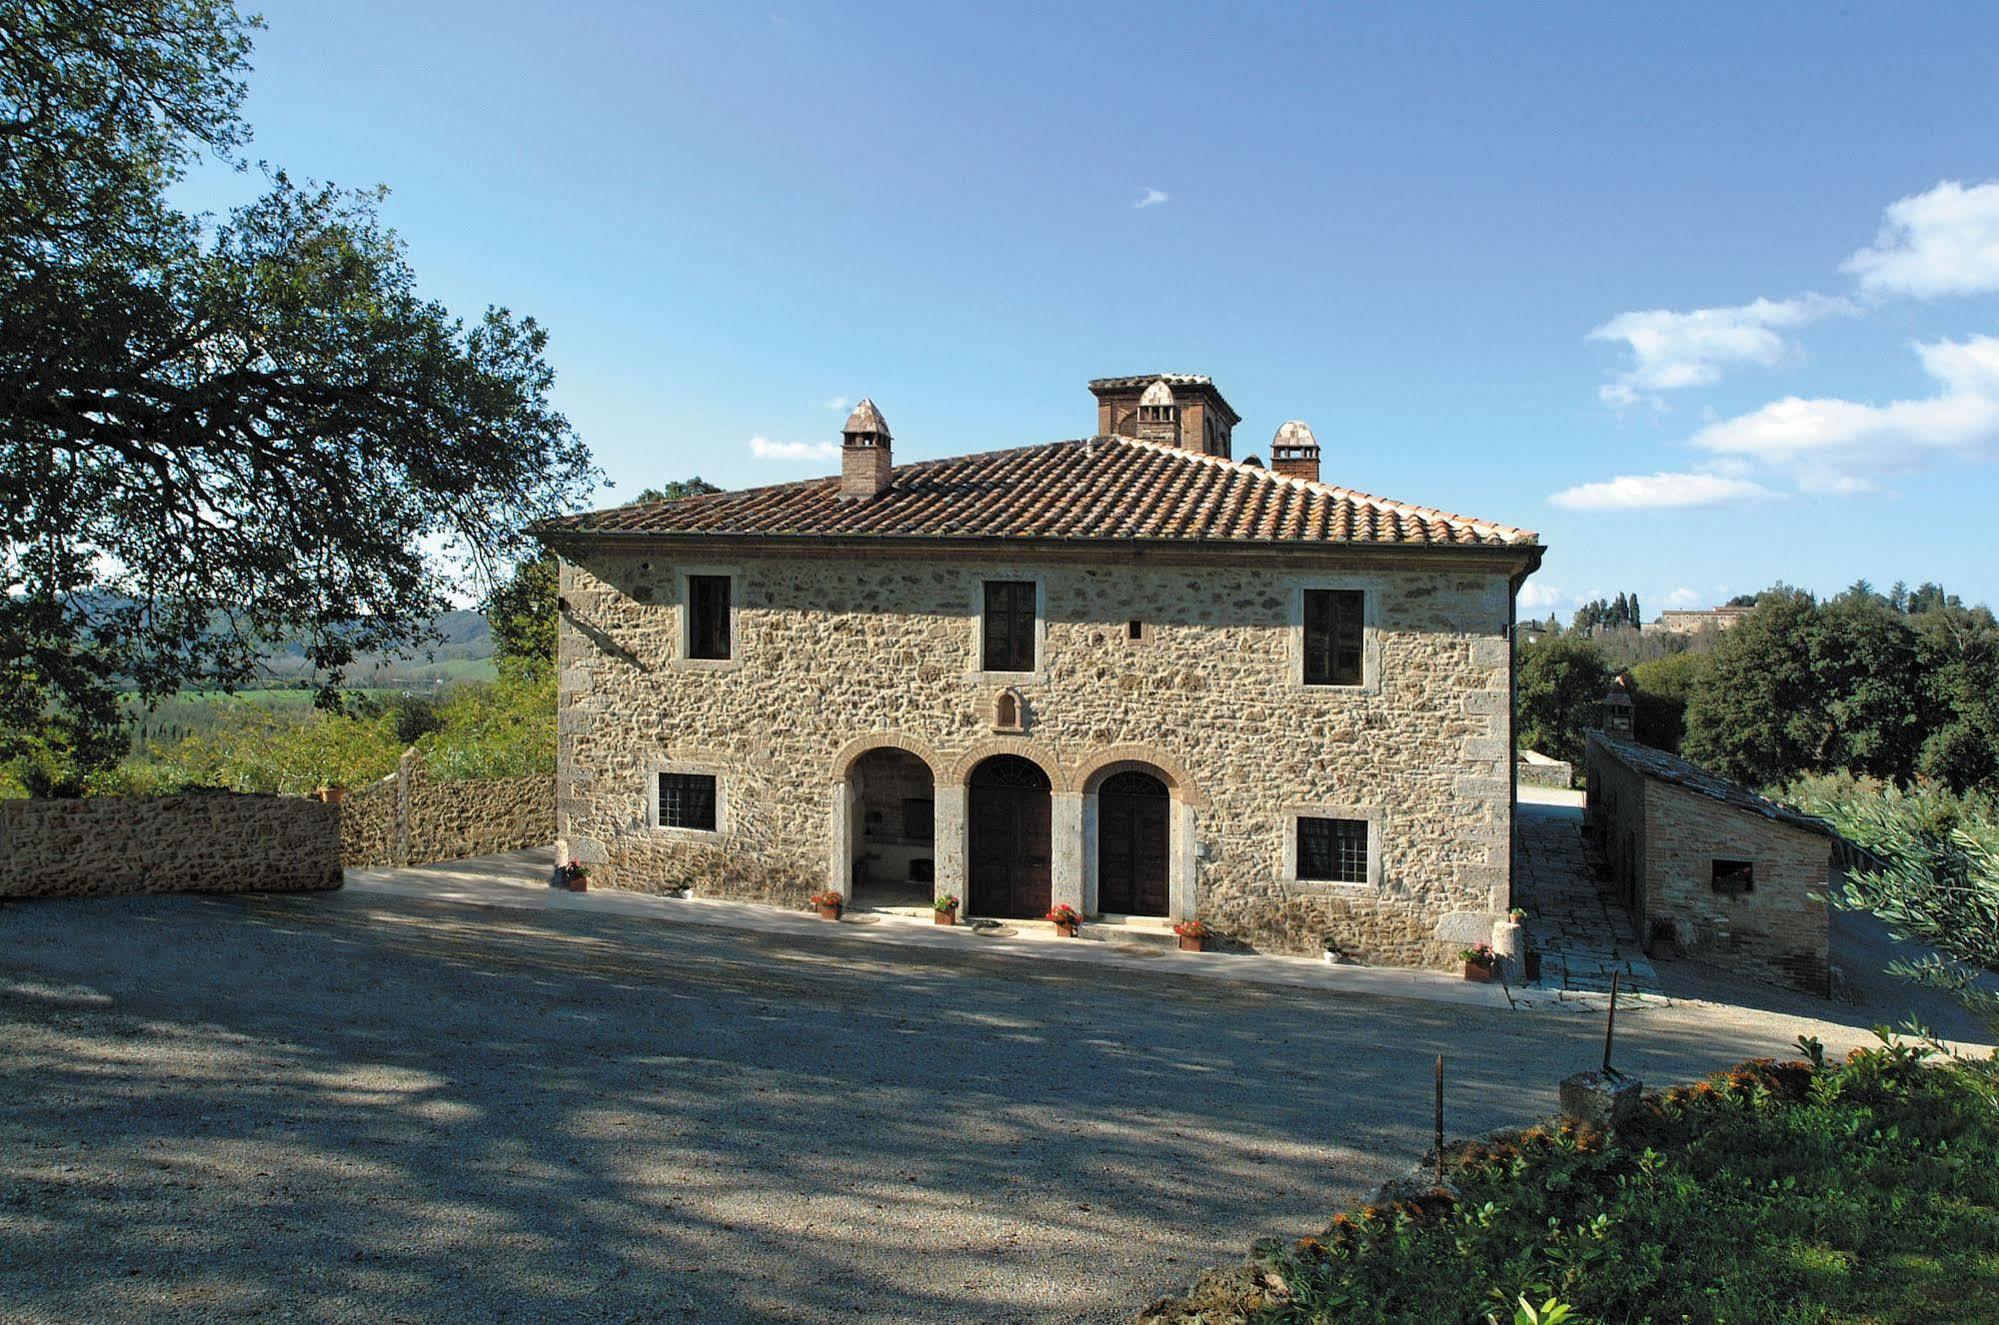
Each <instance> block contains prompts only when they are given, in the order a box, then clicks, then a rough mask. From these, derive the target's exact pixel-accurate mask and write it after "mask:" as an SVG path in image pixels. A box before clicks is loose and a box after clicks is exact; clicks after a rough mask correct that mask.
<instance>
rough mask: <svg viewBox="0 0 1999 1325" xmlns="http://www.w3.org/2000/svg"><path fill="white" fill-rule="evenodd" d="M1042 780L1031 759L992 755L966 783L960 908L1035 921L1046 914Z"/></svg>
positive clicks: (1046, 788)
mask: <svg viewBox="0 0 1999 1325" xmlns="http://www.w3.org/2000/svg"><path fill="white" fill-rule="evenodd" d="M1050 790H1051V788H1050V785H1049V781H1048V775H1047V774H1046V773H1044V772H1042V771H1041V766H1040V765H1039V764H1036V763H1035V762H1034V761H1033V760H1030V759H1022V758H1021V757H1020V756H1019V755H994V756H993V757H992V758H990V759H987V760H985V761H984V762H982V763H981V764H980V765H979V766H978V767H977V768H974V769H973V770H972V775H971V777H970V778H968V779H967V780H966V804H965V819H966V825H965V827H966V834H965V836H966V839H967V840H966V853H965V854H966V859H965V892H966V898H965V909H966V910H967V911H968V912H970V913H971V914H973V915H981V916H1009V917H1013V918H1015V919H1037V920H1038V919H1039V918H1041V917H1042V916H1044V915H1046V914H1047V913H1048V906H1049V899H1050V892H1051V886H1050V885H1051V879H1052V870H1051V864H1052V859H1053V852H1052V851H1051V850H1050V845H1049V842H1050V838H1049V819H1050V814H1049V806H1050V802H1049V792H1050Z"/></svg>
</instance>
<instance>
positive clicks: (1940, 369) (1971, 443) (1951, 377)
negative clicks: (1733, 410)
mask: <svg viewBox="0 0 1999 1325" xmlns="http://www.w3.org/2000/svg"><path fill="white" fill-rule="evenodd" d="M1915 349H1916V353H1917V355H1918V356H1919V357H1920V358H1921V359H1922V362H1923V370H1924V371H1925V372H1927V373H1928V374H1929V375H1930V376H1931V377H1932V378H1934V379H1935V380H1936V382H1937V384H1938V391H1937V393H1936V394H1935V395H1932V396H1928V397H1926V398H1924V399H1921V400H1892V401H1889V402H1888V403H1887V404H1885V405H1868V404H1863V403H1861V402H1859V401H1852V400H1841V399H1838V398H1820V399H1813V400H1807V399H1803V398H1800V397H1798V396H1786V397H1785V398H1784V399H1782V400H1777V401H1772V402H1771V403H1770V404H1768V405H1765V406H1763V407H1762V408H1761V409H1758V410H1753V411H1751V412H1750V413H1748V414H1741V415H1737V416H1736V417H1735V418H1732V419H1722V420H1720V421H1719V422H1716V423H1711V424H1709V425H1708V426H1706V427H1704V428H1702V429H1701V430H1700V431H1699V432H1697V433H1695V434H1694V436H1693V438H1692V441H1693V444H1694V446H1696V447H1697V448H1699V449H1701V450H1703V451H1708V452H1711V453H1713V454H1715V455H1716V456H1720V457H1739V458H1746V459H1750V460H1755V461H1758V462H1761V463H1763V464H1765V465H1772V466H1788V467H1791V468H1792V469H1793V470H1794V471H1795V472H1796V474H1797V476H1798V480H1799V486H1801V487H1803V488H1804V489H1805V490H1807V491H1811V492H1836V493H1852V492H1864V491H1867V490H1869V488H1870V487H1871V486H1872V483H1871V480H1870V479H1869V477H1867V476H1868V475H1869V474H1872V473H1877V472H1879V471H1881V470H1884V469H1904V468H1908V467H1910V466H1912V465H1916V464H1920V463H1922V462H1924V461H1926V460H1930V459H1934V458H1939V457H1951V456H1964V455H1969V454H1972V453H1975V452H1977V451H1979V450H1981V449H1983V448H1985V447H1987V446H1989V445H1991V444H1992V443H1993V442H1995V441H1999V339H1995V338H1993V337H1991V336H1973V337H1971V338H1970V339H1968V340H1962V341H1951V340H1942V341H1931V342H1928V343H1919V344H1917V345H1916V347H1915Z"/></svg>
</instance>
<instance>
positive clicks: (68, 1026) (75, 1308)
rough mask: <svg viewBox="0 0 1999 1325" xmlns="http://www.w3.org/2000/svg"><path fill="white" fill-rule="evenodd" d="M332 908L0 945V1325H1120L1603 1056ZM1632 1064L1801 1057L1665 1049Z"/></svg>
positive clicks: (718, 937) (757, 953)
mask: <svg viewBox="0 0 1999 1325" xmlns="http://www.w3.org/2000/svg"><path fill="white" fill-rule="evenodd" d="M1172 965H1173V960H1172V959H1171V958H1170V957H1168V958H1162V959H1160V960H1158V961H1154V962H1145V963H1131V962H1127V963H1124V964H1122V965H1116V966H1111V965H1092V964H1090V963H1087V962H1076V961H1059V962H1058V961H1046V960H1038V959H1036V958H1035V957H1034V956H1032V955H1020V954H1016V953H996V952H992V951H982V950H980V948H979V947H978V946H977V945H976V943H967V944H964V945H959V946H957V947H955V948H921V947H896V946H888V945H883V944H880V943H873V944H870V943H866V942H862V941H859V939H858V937H857V936H856V935H855V934H854V933H853V931H852V929H851V928H850V927H845V926H835V925H827V926H823V927H822V931H820V932H811V933H805V934H780V933H768V932H755V931H742V930H731V929H727V928H719V927H715V926H712V925H711V926H696V925H686V924H677V923H673V922H671V921H661V920H644V919H634V918H632V917H630V916H624V915H616V914H602V913H591V912H585V911H569V910H560V909H555V910H548V911H533V912H529V911H520V910H507V909H488V908H485V907H481V906H478V905H468V904H465V903H463V902H449V901H439V900H433V899H430V898H426V897H422V896H399V895H386V894H382V893H370V892H367V891H363V890H348V891H345V892H341V893H334V894H323V895H315V896H285V897H277V896H272V897H257V896H251V897H231V898H195V897H147V898H127V899H103V900H77V901H45V902H35V903H28V904H13V905H6V906H0V1320H4V1321H6V1322H10V1325H11V1323H12V1322H56V1321H62V1322H72V1321H73V1322H107V1323H117V1322H128V1321H155V1320H175V1321H222V1320H229V1321H236V1320H260V1319H266V1320H300V1321H327V1322H332V1321H339V1322H397V1321H429V1320H452V1321H521V1322H526V1321H563V1322H597V1321H616V1322H639V1321H643V1322H651V1321H675V1322H677V1321H690V1320H698V1321H766V1320H768V1321H806V1322H829V1321H855V1320H866V1321H907V1322H937V1321H1054V1320H1089V1321H1115V1320H1128V1319H1130V1318H1131V1316H1132V1314H1133V1313H1134V1312H1135V1311H1136V1310H1137V1309H1138V1308H1139V1307H1141V1306H1143V1305H1144V1304H1145V1303H1146V1302H1147V1301H1149V1300H1150V1299H1152V1298H1154V1297H1156V1296H1159V1295H1161V1294H1163V1293H1166V1292H1168V1291H1170V1290H1173V1289H1176V1288H1178V1287H1180V1286H1182V1285H1184V1283H1185V1282H1186V1281H1187V1280H1188V1279H1190V1278H1191V1277H1192V1276H1193V1275H1194V1273H1195V1272H1196V1271H1198V1270H1199V1269H1201V1268H1203V1267H1205V1266H1207V1265H1210V1264H1213V1263H1215V1262H1218V1261H1226V1260H1230V1259H1233V1258H1234V1257H1236V1256H1237V1255H1239V1254H1240V1253H1241V1251H1242V1250H1243V1248H1244V1247H1245V1246H1246V1244H1247V1243H1248V1242H1249V1241H1250V1240H1251V1239H1252V1238H1253V1237H1257V1236H1260V1235H1265V1234H1275V1235H1279V1236H1287V1237H1295V1236H1299V1235H1302V1234H1304V1233H1306V1232H1309V1231H1313V1230H1315V1229H1316V1228H1317V1227H1319V1226H1320V1225H1321V1224H1322V1223H1323V1221H1324V1219H1325V1217H1326V1215H1327V1214H1328V1212H1329V1211H1330V1210H1331V1209H1333V1208H1335V1207H1336V1206H1338V1205H1339V1204H1341V1203H1343V1202H1347V1201H1350V1200H1353V1199H1355V1198H1357V1197H1359V1196H1362V1195H1364V1194H1365V1193H1366V1191H1368V1190H1369V1189H1371V1188H1372V1186H1373V1185H1374V1184H1375V1183H1377V1182H1378V1181H1380V1180H1381V1179H1382V1178H1383V1177H1386V1176H1388V1175H1389V1174H1391V1173H1394V1172H1397V1171H1399V1170H1401V1169H1403V1168H1405V1167H1407V1166H1408V1165H1409V1164H1411V1163H1412V1162H1413V1161H1414V1160H1415V1159H1416V1158H1417V1157H1418V1156H1420V1155H1421V1153H1422V1152H1423V1150H1424V1149H1425V1146H1426V1140H1425V1137H1426V1133H1427V1130H1428V1127H1429V1103H1428V1101H1429V1091H1430V1073H1431V1063H1432V1058H1433V1056H1434V1055H1435V1054H1437V1053H1440V1052H1441V1053H1443V1054H1445V1055H1446V1056H1447V1058H1448V1062H1449V1074H1450V1075H1449V1080H1450V1110H1451V1114H1450V1128H1451V1130H1452V1132H1453V1133H1454V1134H1465V1133H1471V1132H1478V1131H1484V1130H1487V1129H1489V1128H1492V1127H1495V1126H1499V1125H1502V1124H1508V1123H1517V1122H1524V1121H1526V1120H1528V1119H1530V1118H1532V1117H1534V1116H1537V1115H1540V1114H1543V1113H1546V1112H1549V1111H1551V1110H1552V1109H1553V1107H1554V1102H1555V1084H1556V1082H1557V1081H1558V1080H1559V1078H1560V1077H1562V1076H1563V1075H1565V1074H1566V1073H1568V1072H1570V1071H1574V1070H1576V1069H1578V1068H1581V1067H1585V1066H1590V1065H1591V1064H1592V1063H1593V1062H1594V1060H1595V1058H1596V1057H1597V1056H1598V1055H1599V1053H1600V1047H1599V1046H1600V1040H1599V1037H1600V1035H1601V1021H1600V1018H1599V1017H1598V1016H1596V1015H1591V1014H1585V1013H1579V1012H1576V1011H1573V1010H1560V1009H1551V1010H1530V1011H1513V1010H1507V1009H1503V1008H1487V1007H1467V1006H1461V1005H1453V1004H1447V1003H1440V1002H1434V1001H1419V1000H1415V999H1406V998H1397V997H1379V996H1346V997H1342V996H1339V995H1336V994H1332V993H1329V992H1327V991H1325V990H1311V989H1289V988H1283V987H1267V986H1257V985H1250V984H1237V983H1233V982H1229V981H1221V980H1213V979H1194V978H1188V977H1186V976H1184V975H1176V974H1175V973H1174V972H1173V970H1172V969H1171V968H1172ZM1619 1024H1620V1048H1619V1057H1620V1062H1621V1064H1622V1065H1624V1066H1626V1067H1627V1068H1630V1069H1632V1070H1635V1071H1637V1072H1639V1073H1640V1074H1642V1075H1644V1076H1645V1077H1646V1078H1647V1079H1648V1080H1652V1081H1655V1082H1656V1081H1666V1080H1673V1079H1681V1078H1686V1077H1689V1076H1692V1075H1695V1074H1697V1073H1699V1072H1701V1071H1704V1070H1707V1069H1709V1068H1713V1067H1716V1066H1720V1065H1723V1064H1725V1063H1727V1062H1730V1061H1733V1060H1735V1059H1738V1058H1742V1057H1745V1056H1749V1055H1755V1054H1782V1053H1784V1052H1785V1051H1786V1049H1787V1047H1788V1046H1789V1044H1790V1042H1791V1041H1792V1039H1793V1038H1794V1037H1795V1036H1796V1035H1797V1034H1799V1033H1800V1031H1801V1030H1815V1031H1817V1032H1818V1033H1820V1034H1822V1035H1824V1036H1825V1037H1826V1039H1827V1041H1828V1044H1829V1045H1831V1046H1832V1047H1834V1048H1843V1047H1845V1046H1846V1045H1848V1044H1854V1043H1860V1042H1861V1041H1862V1040H1864V1039H1865V1038H1867V1037H1866V1035H1865V1032H1864V1030H1862V1029H1860V1028H1858V1027H1853V1026H1842V1025H1838V1024H1834V1023H1824V1024H1819V1023H1814V1022H1812V1021H1810V1020H1807V1019H1804V1018H1801V1017H1799V1016H1798V1015H1796V1014H1795V1013H1793V1012H1790V1011H1768V1010H1766V1011H1752V1010H1746V1009H1735V1010H1719V1009H1715V1008H1712V1007H1701V1006H1675V1007H1661V1008H1650V1009H1646V1010H1644V1011H1642V1012H1640V1013H1636V1014H1634V1015H1632V1016H1629V1017H1626V1018H1620V1023H1619Z"/></svg>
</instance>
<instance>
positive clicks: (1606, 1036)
mask: <svg viewBox="0 0 1999 1325" xmlns="http://www.w3.org/2000/svg"><path fill="white" fill-rule="evenodd" d="M1623 974H1624V972H1622V971H1612V972H1611V973H1610V1016H1609V1018H1608V1019H1607V1020H1605V1022H1604V1023H1603V1074H1604V1075H1605V1076H1607V1077H1609V1076H1616V1075H1617V1069H1616V1068H1614V1067H1612V1066H1611V1065H1610V1043H1611V1040H1612V1039H1613V1038H1615V1037H1616V1035H1617V981H1618V977H1620V976H1622V975H1623Z"/></svg>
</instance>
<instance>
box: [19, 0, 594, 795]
mask: <svg viewBox="0 0 1999 1325" xmlns="http://www.w3.org/2000/svg"><path fill="white" fill-rule="evenodd" d="M252 27H253V24H252V23H250V22H247V21H245V20H244V19H243V18H241V17H240V16H239V15H238V14H237V12H236V10H235V9H234V7H233V6H232V5H230V4H229V3H226V0H121V2H120V3H116V4H83V3H75V2H74V0H0V308H5V309H6V316H5V318H4V319H0V760H6V759H14V758H20V759H23V760H25V761H26V763H25V765H24V766H25V767H26V768H28V770H29V771H30V772H31V773H32V774H33V776H35V777H38V778H47V779H52V780H54V781H55V782H59V783H62V784H63V785H65V786H73V785H75V784H77V783H78V782H80V781H81V780H82V779H83V778H84V777H85V776H87V773H88V771H89V770H90V769H92V768H99V767H103V766H104V765H105V764H107V763H108V762H110V761H111V760H112V759H115V758H116V756H117V752H118V750H119V748H120V745H121V742H120V740H119V738H118V737H117V736H116V734H115V729H116V728H117V727H118V726H119V725H120V724H121V714H120V710H119V706H118V701H117V696H118V693H119V692H120V691H123V690H135V691H137V692H139V693H140V694H141V695H143V696H145V697H148V698H154V697H159V696H163V695H167V694H171V693H173V692H175V691H176V690H179V689H181V688H184V687H186V686H189V685H198V686H209V685H212V686H222V687H233V686H237V685H240V684H243V683H245V682H246V681H248V680H250V679H251V678H252V677H253V676H254V675H255V672H256V667H257V663H258V660H259V658H260V656H262V654H263V653H264V652H265V651H266V649H267V648H268V646H269V645H270V644H271V643H272V642H273V641H275V640H278V639H296V640H299V641H301V642H302V647H303V654H304V657H305V659H306V660H307V662H308V663H309V664H310V666H311V668H312V669H313V671H314V673H315V675H316V676H318V677H319V678H321V680H322V681H323V683H324V686H325V690H326V702H327V703H328V704H329V705H331V704H333V703H335V702H336V699H337V696H336V695H335V693H334V691H335V688H336V687H337V685H338V684H339V682H340V680H341V678H342V673H343V670H344V669H345V668H347V667H348V666H349V665H350V664H351V663H352V662H353V661H354V660H355V658H356V657H357V656H358V655H360V654H362V653H364V652H371V651H372V652H379V651H383V650H391V649H398V648H408V647H411V646H414V645H416V644H418V643H420V642H422V641H423V640H424V639H425V638H426V635H427V632H428V631H429V629H430V623H431V622H432V621H434V620H435V619H436V618H437V616H438V615H439V614H440V613H441V612H442V611H443V610H444V608H445V607H446V606H447V605H448V602H447V599H448V597H449V596H450V595H451V594H452V593H453V591H454V590H456V589H458V588H461V587H463V585H462V580H463V579H464V578H465V577H463V576H460V575H455V574H453V573H449V572H447V570H446V569H445V565H444V564H443V563H442V562H441V561H440V559H439V558H438V557H437V556H436V555H434V553H433V552H431V551H427V549H429V548H432V547H434V546H435V545H439V544H441V545H444V546H446V547H448V548H450V549H452V550H453V552H454V553H456V554H457V555H456V556H455V557H454V558H453V561H454V562H456V563H462V564H465V565H469V566H471V567H473V568H475V569H476V568H484V567H488V566H491V565H492V564H494V563H496V562H497V561H498V560H499V559H501V558H503V557H505V556H508V555H510V554H512V553H513V552H514V551H517V550H518V549H519V548H520V547H521V534H520V533H519V530H520V529H521V528H522V527H523V526H524V525H525V524H527V523H528V522H530V521H531V520H533V519H535V518H537V517H539V516H543V515H547V514H552V513H554V512H556V511H558V510H560V509H562V508H563V507H564V506H566V505H568V504H569V503H570V502H571V501H572V500H574V499H577V498H580V496H581V495H582V494H583V493H584V492H586V491H587V490H588V488H589V487H590V485H591V483H592V481H593V480H594V479H595V477H596V473H595V470H594V469H593V468H592V466H591V464H590V461H589V456H588V453H587V451H586V450H585V449H584V447H583V445H582V443H581V442H580V441H579V440H578V439H577V437H576V435H575V433H574V432H573V430H572V429H571V428H570V426H569V424H568V422H567V421H566V420H565V419H564V418H563V416H562V415H561V414H560V413H558V412H556V411H555V410H554V408H553V407H552V405H551V404H550V401H549V391H550V387H551V385H552V381H553V374H552V372H551V370H550V368H549V367H548V364H547V362H546V360H545V358H544V349H545V344H546V336H545V334H544V333H543V331H542V330H541V329H540V328H539V327H538V326H537V325H536V324H535V323H534V322H533V320H532V319H524V318H516V317H515V316H514V315H513V314H511V313H509V312H507V311H506V310H504V309H489V310H488V311H487V312H486V313H485V314H484V315H483V317H481V318H479V319H477V320H476V321H473V322H472V323H470V324H467V323H466V322H463V321H461V320H459V319H458V318H456V317H454V316H453V315H452V314H451V313H450V312H449V311H448V310H446V309H445V308H443V307H442V306H440V305H439V304H437V303H435V302H433V301H430V300H427V299H425V298H423V297H422V296H421V295H419V294H418V292H417V289H416V280H415V275H414V273H413V272H412V271H411V270H410V267H409V265H408V263H407V261H406V260H405V256H404V251H403V246H402V244H401V242H400V241H399V240H398V239H397V237H396V236H395V234H394V233H393V232H392V231H391V230H390V229H389V228H388V227H387V225H386V224H384V222H383V221H382V220H381V218H380V215H379V207H380V204H381V200H382V195H381V193H380V192H367V193H351V192H345V191H342V190H339V189H335V188H332V187H328V186H321V185H317V184H308V183H294V182H293V181H292V180H290V179H289V178H288V177H286V176H285V175H284V174H283V173H282V172H277V173H274V174H273V175H272V176H271V179H270V187H269V189H268V191H267V192H266V193H265V194H264V195H263V196H262V197H261V198H259V199H257V200H256V201H254V202H251V203H249V204H248V205H246V206H243V207H241V208H238V209H236V210H235V211H234V212H232V213H230V214H229V215H228V216H227V217H224V218H222V219H220V220H219V221H210V220H208V219H206V218H200V217H194V216H190V215H187V214H184V213H182V212H180V211H178V210H176V209H175V208H174V207H173V206H172V205H171V204H170V203H169V202H168V201H167V195H168V191H169V190H170V189H171V187H172V186H173V185H174V183H175V182H176V181H177V180H178V179H179V178H180V177H181V176H182V175H183V174H184V172H185V171H186V169H187V168H188V166H189V165H190V163H191V162H193V161H194V160H195V159H197V158H198V157H199V156H202V155H205V154H207V155H215V156H219V157H221V158H222V159H224V160H226V161H231V162H235V161H237V157H236V152H237V149H238V148H239V147H240V146H241V145H242V143H243V142H244V141H245V139H246V138H247V135H248V129H247V127H246V126H245V125H244V124H243V122H242V120H241V119H240V118H239V115H238V110H239V108H240V106H241V104H242V101H243V98H244V95H245V83H244V79H245V76H246V75H247V73H248V69H249V64H248V55H249V34H250V31H251V29H252Z"/></svg>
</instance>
